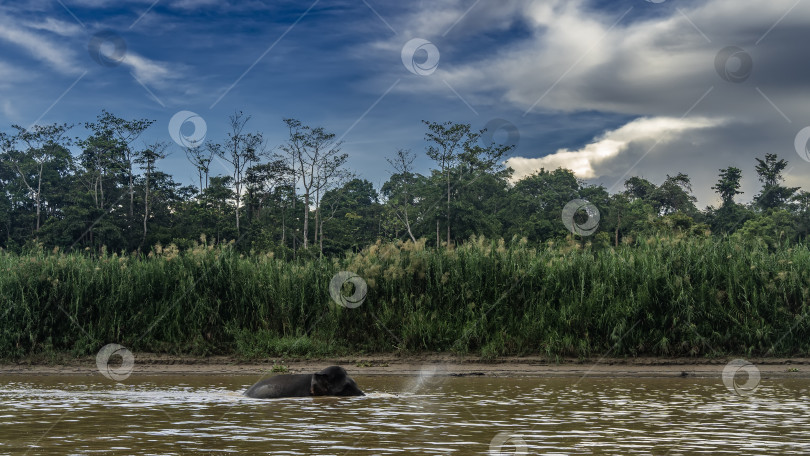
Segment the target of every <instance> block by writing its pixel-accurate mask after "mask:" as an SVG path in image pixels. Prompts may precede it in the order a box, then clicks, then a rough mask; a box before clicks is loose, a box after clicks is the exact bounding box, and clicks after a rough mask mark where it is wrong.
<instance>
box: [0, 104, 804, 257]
mask: <svg viewBox="0 0 810 456" xmlns="http://www.w3.org/2000/svg"><path fill="white" fill-rule="evenodd" d="M150 125H152V121H151V120H147V119H135V120H125V119H122V118H119V117H116V116H115V115H113V114H111V113H109V112H103V113H102V114H101V115H100V116H98V119H97V120H96V121H94V122H89V123H87V124H86V125H84V127H85V128H86V131H88V132H89V134H88V135H87V136H86V137H82V138H75V139H70V138H69V137H68V134H69V133H70V131H71V130H70V126H68V125H58V124H55V125H47V126H37V127H34V128H31V129H28V130H26V129H23V128H21V127H14V128H13V129H12V130H11V131H10V132H8V133H0V193H2V194H3V196H4V197H3V198H0V248H4V249H6V250H11V251H17V252H19V251H23V250H24V248H25V247H26V246H29V247H30V246H33V245H36V244H37V243H39V244H41V245H44V246H46V247H48V248H53V247H60V248H61V249H62V250H68V251H83V250H84V249H89V250H90V251H94V252H100V251H101V249H102V248H104V247H106V249H107V251H108V252H119V253H120V252H128V253H131V252H133V251H140V252H143V253H147V252H149V250H150V248H151V247H153V246H155V245H157V244H158V243H160V244H161V245H163V246H168V245H169V244H174V245H175V246H177V247H178V248H180V249H187V248H189V247H190V246H191V245H192V244H193V243H194V242H195V241H198V240H199V239H200V236H201V235H204V236H205V238H206V239H207V240H208V242H209V243H217V244H218V243H225V242H228V241H230V240H234V241H236V242H235V248H236V249H237V250H239V251H241V252H249V251H251V250H254V251H257V252H269V251H272V252H274V253H275V254H276V256H278V257H284V258H292V257H294V256H299V255H304V256H305V257H314V256H319V255H320V254H322V253H323V254H326V255H328V256H331V255H336V254H337V255H340V254H343V253H344V252H346V251H355V252H356V251H359V250H360V249H362V248H363V247H366V246H368V245H371V244H373V243H374V242H376V240H377V239H382V240H383V241H388V240H396V239H400V240H405V239H411V240H412V241H417V240H419V239H422V238H424V239H426V240H427V245H430V246H438V247H441V246H442V245H445V246H446V245H447V244H448V243H449V244H454V243H461V242H464V240H466V239H468V238H469V237H470V236H472V235H476V236H486V237H488V238H495V239H497V238H499V237H503V238H505V239H510V238H511V237H512V236H518V237H525V238H527V239H528V241H529V243H530V245H539V244H540V243H542V242H545V241H547V240H549V239H556V238H560V237H564V236H565V235H567V234H569V232H568V231H567V230H566V228H565V226H564V225H563V223H562V222H561V218H560V214H561V211H562V209H563V207H564V206H565V205H566V203H568V202H569V201H571V200H573V199H577V198H582V199H586V200H588V201H590V202H591V203H593V204H594V205H595V207H596V208H597V209H598V211H599V213H600V215H601V220H600V223H599V226H598V230H597V232H596V233H594V235H595V237H594V238H593V240H594V242H598V243H603V244H607V243H611V244H614V245H618V244H619V243H620V242H622V239H624V238H625V237H628V238H631V239H632V237H634V236H649V235H655V234H657V233H660V232H662V231H665V232H672V231H673V230H675V231H683V232H693V233H698V234H701V235H702V233H703V232H704V231H707V230H710V231H711V232H712V233H713V234H715V235H726V234H732V233H735V232H738V231H741V232H742V233H745V234H746V235H747V236H756V237H759V238H761V239H762V240H763V242H765V243H767V244H769V245H770V246H771V247H774V246H776V245H777V244H779V243H781V242H794V241H797V240H802V239H804V238H806V236H807V234H808V230H809V229H810V193H808V192H807V191H800V189H798V188H789V187H785V186H784V185H783V184H782V182H783V179H782V173H783V171H784V170H785V169H786V167H787V166H788V163H787V162H786V161H785V160H783V159H779V158H778V157H777V156H776V155H774V154H766V155H765V156H764V157H763V158H760V159H757V173H758V178H759V180H760V182H762V190H761V192H759V193H758V194H756V195H753V198H752V199H751V202H750V203H748V204H740V203H737V202H736V201H735V197H736V196H737V195H738V194H739V193H740V191H739V188H740V179H741V178H742V173H741V172H740V170H739V169H738V168H735V167H733V166H730V167H728V168H726V169H723V170H720V173H719V174H720V175H719V179H718V183H717V185H716V186H714V187H713V188H714V189H715V190H716V191H717V192H718V194H719V195H720V197H721V199H722V201H723V202H722V205H721V206H720V207H718V208H713V207H709V208H706V209H705V210H698V209H697V208H696V207H695V198H694V197H693V196H692V194H691V182H690V179H689V177H688V176H687V175H685V174H682V173H678V174H675V175H673V176H668V177H667V178H666V179H665V180H664V182H662V183H660V184H655V183H652V182H650V181H648V180H646V179H643V178H640V177H631V178H629V179H627V181H626V182H625V187H624V189H623V191H621V192H619V193H615V194H609V193H608V192H607V191H606V189H605V188H604V187H602V186H592V185H587V184H585V183H583V182H581V181H579V180H578V179H577V178H576V177H575V176H574V174H573V173H572V172H571V171H569V170H565V169H557V170H551V171H549V170H541V171H539V172H538V173H536V174H534V175H532V176H529V177H526V178H524V179H521V180H519V181H517V182H514V183H513V182H510V176H511V170H510V169H504V168H503V165H502V162H503V158H504V156H505V154H507V153H508V152H509V151H510V149H511V148H510V147H509V146H502V145H498V144H494V143H493V144H482V141H483V140H482V137H484V136H485V135H482V133H481V132H476V131H474V130H472V129H471V128H470V126H469V125H466V124H453V123H449V122H448V123H434V122H425V125H426V134H425V150H426V155H427V157H429V158H430V159H431V160H432V161H433V162H434V163H435V165H436V166H435V169H433V170H431V171H430V173H429V174H427V175H422V174H419V173H416V172H414V170H413V166H412V164H413V160H414V157H415V153H413V152H410V151H407V150H399V151H396V152H393V153H391V155H390V157H389V161H390V163H391V171H392V175H391V176H390V178H389V179H388V181H387V182H385V183H384V184H383V185H382V186H381V188H379V189H375V188H374V186H373V185H372V184H371V183H370V182H368V181H367V180H363V179H360V178H358V177H357V176H355V175H354V174H353V173H352V172H350V171H349V170H348V169H347V168H346V165H345V164H346V160H347V154H346V153H344V152H342V151H341V144H340V143H339V142H337V141H336V139H335V135H334V134H332V133H329V132H327V131H325V130H324V129H323V128H313V127H308V126H306V125H303V124H302V123H301V122H299V121H297V120H294V119H287V120H285V125H286V126H287V127H288V130H289V137H288V138H286V139H285V140H283V141H280V144H279V145H273V146H272V147H271V145H270V144H269V143H270V141H269V140H268V139H267V138H264V137H263V136H262V134H261V133H258V132H250V131H249V126H250V123H249V117H248V116H246V115H243V114H241V113H236V114H234V115H233V116H232V117H231V118H230V123H229V125H230V133H229V134H228V135H227V137H226V138H223V140H222V141H220V142H214V141H208V142H206V143H204V144H198V143H194V142H193V141H191V140H189V139H188V138H186V140H184V141H185V145H186V147H185V148H184V149H183V153H185V155H186V157H187V158H188V159H189V161H190V163H191V164H192V165H193V169H195V170H196V171H197V176H198V178H199V179H198V182H196V183H195V184H194V185H185V186H184V185H181V184H179V183H177V182H176V181H175V180H174V179H173V178H172V176H171V175H169V174H167V173H165V172H162V171H160V160H161V159H162V158H163V157H165V156H166V154H167V153H169V151H170V150H171V149H169V148H168V145H167V144H161V143H156V144H151V145H147V146H144V147H137V144H138V138H139V136H140V135H141V134H142V133H143V132H144V131H147V129H149V128H157V127H155V126H152V127H150ZM69 147H72V148H73V149H72V150H71V149H69ZM174 148H175V149H177V146H174ZM175 153H177V151H175ZM222 164H225V166H226V167H227V169H230V174H229V175H215V173H214V172H213V170H215V169H216V170H219V169H223V170H224V169H226V167H223V166H220V165H222ZM214 165H216V166H214ZM580 215H582V216H584V214H580Z"/></svg>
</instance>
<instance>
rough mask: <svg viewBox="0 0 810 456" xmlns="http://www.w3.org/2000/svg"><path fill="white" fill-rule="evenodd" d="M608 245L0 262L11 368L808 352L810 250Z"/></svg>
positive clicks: (651, 242) (0, 304) (198, 249)
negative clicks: (352, 357)
mask: <svg viewBox="0 0 810 456" xmlns="http://www.w3.org/2000/svg"><path fill="white" fill-rule="evenodd" d="M779 217H781V215H779V214H773V218H774V219H775V220H778V218H779ZM605 241H606V239H604V236H602V237H601V238H599V237H597V238H594V239H593V241H592V242H586V243H585V244H584V245H583V244H582V243H580V242H579V241H578V240H574V239H570V240H569V241H565V242H556V243H555V242H549V243H547V244H546V245H544V246H542V247H541V248H535V247H532V246H530V245H529V244H528V243H527V242H526V241H525V240H523V239H518V238H515V239H513V240H511V241H509V242H506V241H503V240H499V241H493V240H487V239H485V238H482V237H472V238H470V239H469V240H468V241H467V242H465V243H464V244H462V245H461V246H459V247H457V248H454V249H439V250H435V249H427V248H425V244H424V240H422V241H420V242H418V243H413V242H410V241H409V242H404V243H403V242H397V243H377V244H375V245H372V246H371V247H369V248H367V249H364V250H363V251H361V252H359V253H357V254H349V255H347V256H345V257H343V258H333V259H326V258H318V257H317V256H315V257H314V258H312V259H310V260H306V261H303V260H297V261H284V260H280V259H278V258H275V256H274V255H271V254H267V255H260V254H254V255H242V254H240V253H239V252H237V251H235V250H233V249H232V248H230V247H212V246H208V247H206V246H203V245H197V246H195V247H194V248H193V249H190V250H188V251H185V252H181V251H179V249H177V248H176V247H175V246H173V245H168V246H166V247H160V246H157V247H155V248H154V249H152V250H151V251H150V252H149V253H148V254H147V255H125V256H118V255H116V254H112V255H110V254H101V255H91V254H78V253H70V254H64V253H61V252H58V251H57V252H50V253H46V252H44V251H43V250H42V249H41V248H36V247H34V248H32V250H30V251H29V253H27V254H25V255H16V254H10V253H7V252H0V272H2V274H0V357H2V358H18V357H22V356H31V355H36V354H42V353H48V352H64V353H72V354H74V355H87V354H93V353H95V352H96V351H97V350H98V349H99V348H100V347H101V346H103V345H105V344H107V343H112V342H116V343H121V344H123V345H125V346H127V347H128V348H130V349H131V350H134V351H153V352H166V353H190V354H211V353H226V354H237V355H239V356H243V357H246V358H257V357H282V356H286V357H317V356H327V355H345V354H348V353H358V352H360V353H362V352H392V351H404V352H424V351H457V352H461V353H477V354H481V355H483V356H487V357H495V356H500V355H521V354H544V355H549V356H589V355H595V354H603V353H608V352H610V353H611V354H612V355H615V356H625V355H627V356H635V355H662V356H663V355H666V356H682V355H683V356H698V355H720V354H727V353H738V354H746V355H766V354H784V355H790V354H807V352H808V350H810V322H808V321H806V320H805V316H806V315H807V313H808V310H810V309H808V304H809V303H810V250H808V248H807V246H804V245H800V244H797V245H793V246H790V247H788V246H786V245H784V244H775V245H774V246H773V247H772V248H769V247H768V246H765V245H760V244H759V243H757V242H749V241H747V240H746V238H745V237H744V236H742V235H740V236H739V237H735V238H718V237H689V236H686V235H684V234H676V235H673V236H660V237H648V238H637V239H636V240H635V241H634V242H633V243H632V244H630V243H628V242H622V245H620V246H619V247H609V246H607V245H605V244H606V243H605ZM341 270H348V271H354V272H356V273H357V274H358V275H360V277H362V278H363V279H364V280H365V281H366V283H367V284H368V295H367V297H366V299H365V301H364V302H363V303H362V305H360V306H359V307H358V308H356V309H349V308H344V307H341V306H338V305H335V304H334V303H333V302H332V301H331V299H330V297H329V292H328V287H329V283H330V280H331V279H332V277H333V276H334V274H335V273H337V272H338V271H341Z"/></svg>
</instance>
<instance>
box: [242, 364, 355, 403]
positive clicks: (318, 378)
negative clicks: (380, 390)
mask: <svg viewBox="0 0 810 456" xmlns="http://www.w3.org/2000/svg"><path fill="white" fill-rule="evenodd" d="M245 396H247V397H252V398H258V399H270V398H277V397H308V396H365V394H364V393H363V392H362V391H360V388H358V387H357V383H355V381H354V380H353V379H352V378H351V377H349V375H348V374H347V373H346V370H345V369H343V368H342V367H340V366H330V367H327V368H326V369H324V370H322V371H320V372H317V373H315V374H287V375H276V376H274V377H270V378H267V379H264V380H260V381H258V382H257V383H256V384H254V385H253V386H251V387H250V388H248V389H247V391H245Z"/></svg>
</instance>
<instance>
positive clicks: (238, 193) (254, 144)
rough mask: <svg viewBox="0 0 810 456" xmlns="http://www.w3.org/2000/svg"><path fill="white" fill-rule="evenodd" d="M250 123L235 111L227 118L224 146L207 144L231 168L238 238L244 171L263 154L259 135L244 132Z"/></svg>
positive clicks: (261, 140)
mask: <svg viewBox="0 0 810 456" xmlns="http://www.w3.org/2000/svg"><path fill="white" fill-rule="evenodd" d="M248 121H250V116H246V115H245V114H244V113H242V111H237V112H235V113H234V114H232V115H231V116H230V117H229V118H228V126H229V127H230V130H229V131H228V139H227V141H225V144H224V145H223V144H217V143H209V148H210V150H211V151H212V152H213V153H214V154H215V155H217V156H218V157H220V158H222V159H223V160H225V161H226V162H228V163H229V164H230V165H231V166H232V167H233V171H232V174H233V175H232V177H233V180H232V183H233V186H234V198H235V199H236V206H235V208H234V211H235V212H236V235H237V236H239V210H240V208H241V201H242V190H243V188H244V185H245V182H244V177H245V171H246V169H247V168H248V167H249V166H250V164H251V163H255V162H256V161H258V160H259V156H260V155H262V154H263V152H264V151H263V150H262V148H263V143H264V139H263V138H262V134H261V133H249V132H246V131H245V125H246V124H247V123H248Z"/></svg>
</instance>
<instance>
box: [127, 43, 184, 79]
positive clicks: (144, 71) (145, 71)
mask: <svg viewBox="0 0 810 456" xmlns="http://www.w3.org/2000/svg"><path fill="white" fill-rule="evenodd" d="M121 63H122V64H124V65H126V66H128V67H130V69H131V70H132V73H133V74H134V75H135V77H136V78H138V80H140V81H141V82H143V83H144V84H156V85H162V84H164V83H165V82H167V81H168V80H170V79H174V78H176V77H177V76H178V75H177V71H176V70H174V69H172V68H170V67H169V65H168V64H166V63H164V62H157V61H154V60H150V59H148V58H146V57H143V56H141V55H138V54H135V53H133V52H131V51H128V52H127V55H126V56H125V57H124V60H123V61H122V62H121Z"/></svg>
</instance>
